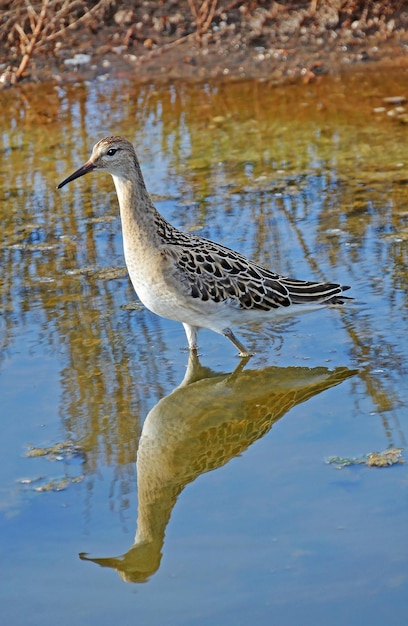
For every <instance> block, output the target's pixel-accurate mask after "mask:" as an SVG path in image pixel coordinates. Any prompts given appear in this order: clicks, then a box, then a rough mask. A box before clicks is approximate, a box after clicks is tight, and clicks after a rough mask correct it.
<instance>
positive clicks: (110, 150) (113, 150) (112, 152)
mask: <svg viewBox="0 0 408 626" xmlns="http://www.w3.org/2000/svg"><path fill="white" fill-rule="evenodd" d="M117 151H118V150H117V148H109V150H108V151H107V153H106V154H107V155H108V156H113V155H114V154H116V152H117Z"/></svg>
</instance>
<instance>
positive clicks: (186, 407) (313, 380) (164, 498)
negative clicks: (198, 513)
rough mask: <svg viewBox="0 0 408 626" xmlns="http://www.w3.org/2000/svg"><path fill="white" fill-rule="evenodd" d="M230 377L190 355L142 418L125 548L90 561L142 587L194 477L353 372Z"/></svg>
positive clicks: (239, 372)
mask: <svg viewBox="0 0 408 626" xmlns="http://www.w3.org/2000/svg"><path fill="white" fill-rule="evenodd" d="M245 365H246V361H245V360H243V361H241V363H240V365H239V366H238V367H237V369H236V370H235V371H234V372H232V373H230V374H220V373H215V372H213V371H212V370H210V369H208V368H204V367H203V366H202V365H201V364H200V362H199V360H198V357H197V355H196V354H194V353H192V354H190V357H189V362H188V367H187V371H186V375H185V377H184V379H183V381H182V383H181V384H180V385H179V386H178V387H176V389H174V391H172V392H171V393H170V394H169V395H168V396H166V397H165V398H162V399H161V400H160V401H159V402H158V403H157V404H156V406H154V407H153V408H152V410H151V411H150V412H149V414H148V415H147V417H146V420H145V422H144V425H143V429H142V434H141V438H140V443H139V449H138V453H137V462H136V468H137V487H138V518H137V530H136V536H135V540H134V544H133V545H132V547H131V548H130V549H129V550H128V551H127V552H125V553H124V554H122V555H121V556H116V557H104V558H90V557H88V556H87V555H86V554H80V558H81V559H83V560H88V561H93V562H94V563H98V564H99V565H101V566H104V567H112V568H113V569H115V570H116V571H117V572H118V573H119V575H120V576H121V577H122V578H123V580H126V581H127V582H145V581H146V580H148V578H149V577H150V576H151V575H152V574H154V573H155V572H156V571H157V570H158V568H159V566H160V561H161V556H162V547H163V542H164V535H165V531H166V526H167V524H168V522H169V519H170V515H171V512H172V510H173V507H174V505H175V503H176V501H177V497H178V496H179V494H180V493H181V491H182V490H183V489H184V487H185V486H186V485H187V484H188V483H190V482H192V481H193V480H195V479H196V478H197V476H199V475H200V474H203V473H204V472H208V471H210V470H213V469H216V468H218V467H221V466H222V465H224V464H225V463H227V462H228V461H229V460H230V459H231V458H233V457H234V456H237V455H239V454H241V453H242V452H243V451H244V450H246V448H248V447H249V446H250V445H251V444H252V443H253V442H254V441H256V440H257V439H260V438H261V437H262V436H263V435H265V433H267V432H268V431H269V430H270V429H271V427H272V426H273V424H274V423H275V422H276V421H278V420H279V419H280V418H281V417H282V416H283V415H285V413H286V412H287V411H289V409H291V408H292V407H293V406H295V405H296V404H299V403H300V402H304V401H305V400H307V399H308V398H310V397H312V396H314V395H316V394H318V393H320V392H322V391H324V390H325V389H329V388H330V387H333V386H335V385H338V384H339V383H340V382H342V381H343V380H345V379H346V378H348V377H349V376H352V375H353V374H355V371H352V370H349V369H347V368H337V369H335V370H328V369H327V368H325V367H316V368H312V369H310V368H306V367H286V368H281V367H266V368H264V369H259V370H244V367H245Z"/></svg>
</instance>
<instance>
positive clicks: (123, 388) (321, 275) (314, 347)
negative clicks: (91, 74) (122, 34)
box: [0, 71, 408, 626]
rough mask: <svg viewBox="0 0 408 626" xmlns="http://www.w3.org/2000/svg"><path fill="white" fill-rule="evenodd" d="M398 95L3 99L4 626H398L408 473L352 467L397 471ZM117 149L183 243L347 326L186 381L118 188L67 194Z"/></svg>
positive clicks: (175, 334) (167, 89)
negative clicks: (303, 295)
mask: <svg viewBox="0 0 408 626" xmlns="http://www.w3.org/2000/svg"><path fill="white" fill-rule="evenodd" d="M407 78H408V77H407V75H406V74H403V73H401V71H400V72H399V73H393V72H388V73H387V75H384V74H378V73H374V72H371V73H369V72H368V73H366V74H364V75H363V74H351V75H350V76H347V77H343V78H322V79H321V80H320V81H318V82H316V83H314V84H311V85H287V86H285V87H275V86H273V85H270V84H269V83H267V82H247V83H245V82H243V83H231V84H222V83H216V84H206V85H202V86H200V85H194V86H191V85H182V84H181V85H177V86H176V85H168V86H162V87H160V88H155V87H153V86H150V85H142V86H141V85H136V84H132V83H131V82H130V81H127V80H121V81H119V80H118V81H117V82H113V83H108V81H106V82H95V83H92V84H89V85H83V84H78V85H69V86H60V87H57V88H54V87H48V88H46V90H45V91H44V87H41V90H40V89H36V88H35V87H30V88H28V87H25V88H22V89H21V90H19V91H13V92H5V93H3V94H2V101H1V104H0V107H1V112H2V115H1V121H0V127H1V134H0V142H1V144H0V146H1V147H0V150H1V152H2V159H1V162H0V213H1V223H2V238H1V248H0V263H1V278H0V298H1V315H0V328H1V333H0V341H1V354H0V397H1V414H2V437H1V458H2V464H1V469H0V489H1V491H0V505H1V516H0V546H1V553H2V567H3V576H2V584H1V592H0V594H1V606H2V615H3V620H4V623H8V624H14V625H20V624H21V625H23V624H24V626H27V625H31V624H33V625H34V624H38V623H40V622H41V624H44V625H48V624H54V623H55V620H56V619H57V620H58V622H59V623H60V624H61V625H65V624H67V625H68V624H72V623H73V622H74V621H75V622H76V623H80V624H87V625H88V624H89V625H92V624H100V625H101V626H103V625H104V624H111V623H112V621H113V620H115V622H117V623H123V624H127V623H139V624H149V625H150V624H151V625H156V624H157V625H159V624H160V625H162V624H170V625H173V624H174V625H178V624H208V623H210V622H211V623H214V624H223V625H227V624H233V625H236V624H247V623H249V622H250V621H251V622H255V621H257V622H258V623H260V624H271V623H272V622H274V621H276V622H277V623H280V624H285V625H288V626H289V625H290V626H291V625H292V624H293V625H296V626H297V625H298V624H299V623H301V622H302V621H305V622H307V623H313V624H322V623H327V622H330V623H331V624H335V625H336V624H344V623H347V624H349V625H354V624H356V625H357V624H361V623H362V622H363V621H364V622H368V621H369V622H370V624H374V625H375V624H382V623H383V622H384V621H385V620H388V619H389V617H390V616H392V619H393V621H394V623H401V624H402V623H404V618H403V616H405V614H406V609H407V600H406V598H407V590H408V589H407V587H408V584H407V583H408V568H407V565H408V553H407V541H406V528H407V522H408V510H407V502H406V484H407V469H406V465H404V464H400V463H396V464H394V465H390V466H388V467H383V468H378V467H373V466H369V465H367V464H366V463H362V464H357V463H355V462H351V461H352V460H353V459H361V460H367V459H366V457H365V456H364V455H368V454H369V453H371V452H373V451H380V452H382V451H385V450H387V449H393V448H405V446H406V438H407V431H408V421H407V408H406V407H407V404H408V390H407V385H406V376H407V366H406V363H407V359H408V341H407V317H408V316H407V312H408V309H407V277H408V269H407V268H408V254H407V253H408V211H407V206H408V185H407V181H408V176H407V155H406V138H407V128H408V127H407V125H406V123H404V122H405V121H406V119H405V118H404V112H403V111H400V110H399V109H398V103H392V104H391V103H384V102H383V98H384V97H388V96H400V95H404V94H406V93H407V86H408V79H407ZM106 134H122V135H124V136H126V137H127V138H129V139H130V140H131V141H133V142H134V144H135V146H136V148H137V152H138V156H139V158H140V161H141V165H142V169H143V172H144V175H145V179H146V183H147V186H148V189H149V190H150V191H151V193H152V195H153V197H154V200H155V202H156V205H157V207H158V208H159V210H160V211H161V212H162V213H163V214H164V215H165V217H166V218H167V219H169V220H170V221H172V222H173V223H174V224H176V225H177V226H179V227H181V228H183V229H185V230H188V231H195V232H199V233H200V234H202V235H204V236H206V237H210V238H212V239H216V240H219V241H222V242H223V243H224V244H226V245H228V246H230V247H234V248H237V249H239V250H240V251H242V252H244V253H245V254H247V255H248V256H251V257H252V258H254V259H256V260H257V261H259V262H261V263H263V264H266V265H270V266H271V267H273V269H275V270H277V271H279V272H281V273H284V274H289V275H296V276H297V277H299V278H317V279H327V280H334V281H339V282H342V283H345V284H350V285H351V286H352V291H351V292H350V295H352V296H353V297H354V298H355V300H354V301H353V302H352V303H350V304H349V305H348V306H345V307H344V308H342V309H335V310H325V311H322V312H319V313H313V314H309V315H306V316H304V317H301V318H299V319H297V320H293V321H290V322H286V323H280V324H279V325H277V326H273V325H272V324H271V325H268V324H263V325H260V326H259V327H252V328H251V329H239V330H237V334H238V336H239V337H240V338H242V340H243V341H244V343H245V344H246V345H247V346H249V347H250V348H252V349H254V350H255V352H256V354H255V356H254V357H253V358H252V359H251V360H250V361H249V362H248V363H246V364H243V363H240V361H239V359H238V358H237V356H236V354H235V349H234V347H233V346H232V344H230V343H229V342H227V341H226V340H225V339H224V338H222V337H221V336H217V335H215V334H213V333H210V332H207V331H203V332H202V334H201V335H200V340H201V341H200V345H201V350H200V362H199V363H192V362H191V361H190V362H189V357H188V353H187V352H186V351H185V349H184V348H185V345H186V339H185V335H184V331H183V328H182V326H181V325H179V324H176V323H173V322H170V321H167V320H162V319H159V318H157V317H155V316H154V315H152V314H151V313H149V312H148V311H146V310H144V309H143V307H142V306H141V305H140V303H139V302H138V300H137V298H136V296H135V294H134V292H133V291H132V288H131V285H130V283H129V280H128V278H127V274H126V271H125V270H124V261H123V254H122V243H121V232H120V221H119V217H118V210H117V205H116V197H115V193H114V189H113V185H112V182H111V180H110V177H109V176H102V175H96V174H95V175H92V176H91V175H90V176H87V177H86V178H83V179H80V180H78V181H75V182H73V183H71V184H70V185H69V186H68V187H67V188H64V189H63V190H61V191H57V190H56V184H57V183H58V182H60V181H61V180H62V179H63V178H64V177H65V176H66V175H68V174H69V173H71V172H72V171H73V170H74V169H75V168H76V167H78V166H79V165H80V164H81V163H82V162H84V161H85V160H86V159H87V158H88V154H89V152H90V149H91V146H92V145H93V143H94V142H95V141H96V140H97V139H99V138H100V137H101V136H104V135H106ZM186 368H187V369H186ZM182 381H183V382H182ZM63 444H64V445H63ZM138 449H139V452H138ZM137 452H138V454H137ZM402 456H403V457H404V456H405V451H403V452H402ZM330 457H341V458H342V459H343V461H344V459H346V460H347V459H348V460H350V464H345V466H344V467H342V469H338V466H336V465H335V464H328V463H327V460H328V459H329V458H330ZM136 458H137V466H136ZM344 463H346V461H344ZM136 529H137V534H136V541H135V543H134V535H135V532H136ZM79 555H81V558H79ZM89 559H94V561H95V562H92V561H91V562H89ZM118 574H119V575H118ZM124 581H127V582H124ZM142 582H143V583H145V584H141V583H142Z"/></svg>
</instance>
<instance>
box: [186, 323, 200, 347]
mask: <svg viewBox="0 0 408 626" xmlns="http://www.w3.org/2000/svg"><path fill="white" fill-rule="evenodd" d="M183 326H184V330H185V331H186V335H187V341H188V347H189V348H190V350H197V348H198V346H197V335H198V327H197V326H190V324H187V323H186V322H183Z"/></svg>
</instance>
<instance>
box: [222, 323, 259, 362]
mask: <svg viewBox="0 0 408 626" xmlns="http://www.w3.org/2000/svg"><path fill="white" fill-rule="evenodd" d="M222 334H223V335H224V337H226V338H227V339H229V340H230V341H232V343H233V344H234V346H235V347H236V348H238V350H239V354H238V356H241V357H249V356H253V355H254V353H253V352H250V351H249V350H247V349H246V348H245V346H244V345H243V344H242V343H241V342H240V341H239V340H238V339H237V338H236V337H235V335H234V333H233V332H232V330H231V328H224V330H223V331H222Z"/></svg>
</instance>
